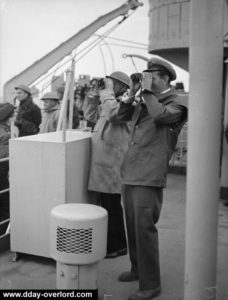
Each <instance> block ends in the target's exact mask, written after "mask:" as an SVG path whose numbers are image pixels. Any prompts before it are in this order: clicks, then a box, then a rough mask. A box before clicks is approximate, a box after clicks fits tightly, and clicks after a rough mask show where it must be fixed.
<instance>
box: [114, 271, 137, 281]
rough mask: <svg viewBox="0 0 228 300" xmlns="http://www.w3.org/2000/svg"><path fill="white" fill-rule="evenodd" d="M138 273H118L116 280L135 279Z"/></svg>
mask: <svg viewBox="0 0 228 300" xmlns="http://www.w3.org/2000/svg"><path fill="white" fill-rule="evenodd" d="M138 279H139V277H138V274H136V273H133V272H124V273H122V274H120V276H119V278H118V280H119V281H122V282H128V281H136V280H138Z"/></svg>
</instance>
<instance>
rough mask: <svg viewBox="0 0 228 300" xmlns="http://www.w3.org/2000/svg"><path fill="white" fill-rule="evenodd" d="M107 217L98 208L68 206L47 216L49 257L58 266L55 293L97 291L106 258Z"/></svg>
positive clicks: (58, 208) (103, 210)
mask: <svg viewBox="0 0 228 300" xmlns="http://www.w3.org/2000/svg"><path fill="white" fill-rule="evenodd" d="M107 225H108V213H107V211H106V210H105V209H104V208H103V207H100V206H98V205H92V204H87V203H86V204H85V203H67V204H61V205H58V206H56V207H54V208H53V209H52V210H51V216H50V253H51V256H52V257H53V258H54V259H55V260H56V263H57V274H56V275H57V276H56V279H57V280H56V281H57V289H60V290H62V289H70V290H72V289H87V290H88V289H89V290H90V289H92V290H96V289H97V288H98V286H97V276H98V265H99V261H100V260H102V259H103V258H104V257H105V255H106V249H107V227H108V226H107Z"/></svg>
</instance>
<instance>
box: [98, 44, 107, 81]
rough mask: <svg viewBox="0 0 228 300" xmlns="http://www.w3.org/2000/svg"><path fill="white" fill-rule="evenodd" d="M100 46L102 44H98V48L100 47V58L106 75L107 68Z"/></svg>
mask: <svg viewBox="0 0 228 300" xmlns="http://www.w3.org/2000/svg"><path fill="white" fill-rule="evenodd" d="M101 46H102V45H99V49H100V52H101V58H102V61H103V65H104V71H105V75H106V74H107V68H106V63H105V58H104V53H103V50H102V48H101Z"/></svg>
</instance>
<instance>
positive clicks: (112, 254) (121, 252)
mask: <svg viewBox="0 0 228 300" xmlns="http://www.w3.org/2000/svg"><path fill="white" fill-rule="evenodd" d="M126 254H127V249H126V248H124V249H121V250H118V251H115V252H110V253H107V255H106V256H105V258H115V257H118V256H122V255H126Z"/></svg>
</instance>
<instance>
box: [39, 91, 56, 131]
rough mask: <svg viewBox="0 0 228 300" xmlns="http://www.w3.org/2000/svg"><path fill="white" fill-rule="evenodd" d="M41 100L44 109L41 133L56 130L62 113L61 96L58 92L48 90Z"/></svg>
mask: <svg viewBox="0 0 228 300" xmlns="http://www.w3.org/2000/svg"><path fill="white" fill-rule="evenodd" d="M41 100H42V101H43V106H44V109H43V114H42V122H41V124H40V132H39V133H46V132H53V131H56V129H57V125H58V121H59V114H60V105H59V101H60V99H59V96H58V94H57V93H56V92H48V93H46V94H44V95H43V97H42V98H41Z"/></svg>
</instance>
